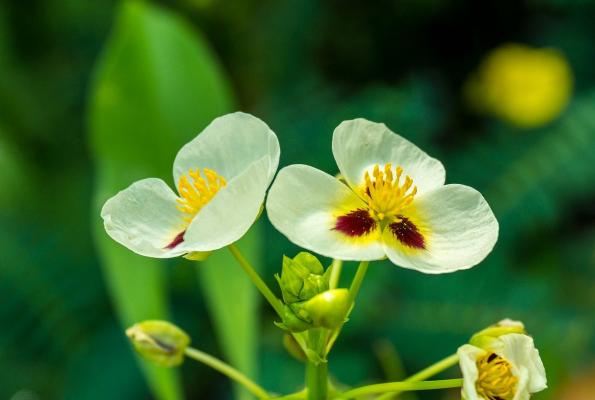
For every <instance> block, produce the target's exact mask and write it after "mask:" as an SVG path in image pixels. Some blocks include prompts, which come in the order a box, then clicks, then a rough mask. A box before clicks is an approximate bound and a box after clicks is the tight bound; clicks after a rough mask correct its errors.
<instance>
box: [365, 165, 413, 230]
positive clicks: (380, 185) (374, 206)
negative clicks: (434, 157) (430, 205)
mask: <svg viewBox="0 0 595 400" xmlns="http://www.w3.org/2000/svg"><path fill="white" fill-rule="evenodd" d="M402 174H403V168H401V167H400V166H398V167H397V168H396V170H395V173H394V174H393V167H392V164H391V163H388V164H385V165H384V168H383V169H382V170H381V169H380V166H379V165H378V164H376V165H375V166H374V170H373V172H372V176H370V174H369V173H368V171H366V174H365V175H364V179H365V185H364V187H363V189H362V196H363V198H364V200H365V201H366V202H367V203H368V208H369V209H370V213H371V214H372V216H373V217H374V218H376V219H377V220H379V221H382V220H383V219H384V218H397V219H399V217H398V215H399V214H400V213H401V211H402V210H403V209H405V208H407V207H408V206H409V205H410V204H411V202H412V201H413V197H415V194H416V193H417V186H413V179H411V177H409V176H408V175H407V176H405V180H404V181H403V182H401V175H402Z"/></svg>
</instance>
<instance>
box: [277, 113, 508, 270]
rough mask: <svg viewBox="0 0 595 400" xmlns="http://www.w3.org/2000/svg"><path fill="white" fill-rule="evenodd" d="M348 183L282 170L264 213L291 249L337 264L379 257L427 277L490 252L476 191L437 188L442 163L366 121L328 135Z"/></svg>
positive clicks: (485, 209) (490, 217) (493, 231)
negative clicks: (294, 246)
mask: <svg viewBox="0 0 595 400" xmlns="http://www.w3.org/2000/svg"><path fill="white" fill-rule="evenodd" d="M333 155H334V157H335V160H336V161H337V165H338V167H339V170H340V172H341V175H342V177H343V178H344V180H345V182H346V184H345V183H343V182H342V181H340V180H339V179H337V178H335V177H333V176H331V175H328V174H326V173H324V172H322V171H320V170H318V169H315V168H312V167H309V166H306V165H291V166H289V167H286V168H284V169H282V170H281V171H280V172H279V174H278V176H277V179H276V180H275V182H274V183H273V186H272V187H271V189H270V192H269V197H268V200H267V212H268V215H269V218H270V220H271V222H272V223H273V225H274V226H275V227H276V228H277V229H278V230H279V231H281V232H282V233H283V234H284V235H285V236H287V237H288V238H289V240H291V241H292V242H294V243H295V244H297V245H299V246H301V247H304V248H306V249H309V250H312V251H315V252H317V253H319V254H322V255H325V256H328V257H333V258H337V259H343V260H360V261H361V260H377V259H382V258H384V257H385V256H388V258H389V259H390V260H391V261H392V262H393V263H395V264H397V265H400V266H402V267H405V268H411V269H416V270H418V271H422V272H426V273H444V272H451V271H455V270H459V269H466V268H470V267H472V266H474V265H476V264H478V263H479V262H480V261H482V260H483V259H484V258H485V257H486V255H487V254H488V253H489V252H490V251H491V250H492V248H493V247H494V244H495V243H496V239H497V237H498V222H497V221H496V218H495V217H494V214H493V213H492V211H491V209H490V207H489V206H488V204H487V203H486V201H485V200H484V198H483V197H482V195H481V194H480V193H479V192H478V191H476V190H474V189H472V188H470V187H468V186H463V185H444V180H445V171H444V167H443V166H442V163H440V161H438V160H436V159H435V158H432V157H430V156H428V155H427V154H426V153H424V152H423V151H422V150H420V149H419V148H418V147H416V146H415V145H413V144H412V143H410V142H409V141H407V140H405V139H404V138H402V137H401V136H399V135H397V134H395V133H393V132H391V131H390V130H389V129H388V128H387V127H386V126H385V125H384V124H379V123H374V122H370V121H367V120H365V119H355V120H352V121H344V122H343V123H341V124H340V125H339V126H338V127H337V128H336V129H335V132H334V133H333Z"/></svg>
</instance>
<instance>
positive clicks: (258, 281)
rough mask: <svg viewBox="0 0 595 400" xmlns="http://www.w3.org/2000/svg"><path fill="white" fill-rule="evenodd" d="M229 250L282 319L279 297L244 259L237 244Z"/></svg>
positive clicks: (229, 247) (281, 306) (231, 245)
mask: <svg viewBox="0 0 595 400" xmlns="http://www.w3.org/2000/svg"><path fill="white" fill-rule="evenodd" d="M227 248H228V249H229V251H230V252H231V254H232V255H233V256H234V258H235V259H236V260H237V261H238V264H240V266H241V267H242V268H243V269H244V271H245V272H246V274H247V275H248V277H249V278H250V280H251V281H252V283H254V286H256V288H257V289H258V290H259V291H260V293H262V295H263V296H264V298H265V299H267V301H268V302H269V304H270V305H271V306H272V307H273V308H274V309H275V311H276V312H277V314H279V316H280V317H282V316H283V305H282V304H281V302H280V301H279V299H278V298H277V296H275V294H274V293H273V292H272V291H271V289H269V287H268V286H267V284H266V283H264V281H263V280H262V278H261V277H260V275H258V272H256V270H255V269H254V267H253V266H252V265H251V264H250V263H249V262H248V260H246V259H245V258H244V256H243V255H242V253H241V252H240V250H239V249H238V248H237V246H236V245H235V244H230V245H229V246H227Z"/></svg>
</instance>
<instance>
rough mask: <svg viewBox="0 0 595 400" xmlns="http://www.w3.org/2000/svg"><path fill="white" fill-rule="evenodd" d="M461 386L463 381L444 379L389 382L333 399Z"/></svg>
mask: <svg viewBox="0 0 595 400" xmlns="http://www.w3.org/2000/svg"><path fill="white" fill-rule="evenodd" d="M461 386H463V379H445V380H440V381H424V382H390V383H379V384H376V385H369V386H362V387H359V388H355V389H352V390H348V391H346V392H343V393H341V394H339V395H338V396H336V397H335V399H337V400H338V399H351V398H356V397H358V396H364V395H370V394H377V393H384V392H397V391H398V392H404V391H411V390H434V389H449V388H456V387H461Z"/></svg>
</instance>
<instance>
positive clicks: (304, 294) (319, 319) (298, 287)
mask: <svg viewBox="0 0 595 400" xmlns="http://www.w3.org/2000/svg"><path fill="white" fill-rule="evenodd" d="M275 277H276V278H277V282H278V283H279V286H280V288H281V294H282V297H283V302H284V303H285V305H284V308H283V322H282V323H280V324H278V325H279V326H280V327H281V328H283V329H286V330H289V331H292V332H303V331H305V330H308V329H311V328H320V327H323V328H328V329H334V328H336V327H338V326H339V325H341V324H342V323H343V321H344V319H345V315H346V313H347V309H348V308H349V293H348V291H347V289H332V290H329V279H330V269H327V270H326V271H325V269H324V267H323V266H322V264H321V263H320V261H319V260H318V259H317V258H316V257H315V256H313V255H312V254H310V253H308V252H301V253H299V254H298V255H296V256H295V257H294V258H293V259H292V258H289V257H283V267H282V270H281V275H276V276H275Z"/></svg>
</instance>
